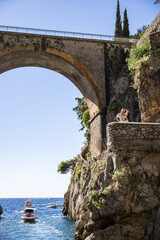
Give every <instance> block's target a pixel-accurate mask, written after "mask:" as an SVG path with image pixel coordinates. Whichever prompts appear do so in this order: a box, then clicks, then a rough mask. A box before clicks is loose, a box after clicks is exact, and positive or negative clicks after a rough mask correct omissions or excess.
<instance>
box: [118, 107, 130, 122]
mask: <svg viewBox="0 0 160 240" xmlns="http://www.w3.org/2000/svg"><path fill="white" fill-rule="evenodd" d="M128 113H129V110H128V109H125V108H122V109H121V112H120V113H118V114H117V116H116V120H117V121H118V122H129V121H128V118H127V115H128Z"/></svg>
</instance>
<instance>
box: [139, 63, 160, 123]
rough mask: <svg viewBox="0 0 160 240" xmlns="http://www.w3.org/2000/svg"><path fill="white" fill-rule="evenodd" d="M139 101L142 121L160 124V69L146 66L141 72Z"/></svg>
mask: <svg viewBox="0 0 160 240" xmlns="http://www.w3.org/2000/svg"><path fill="white" fill-rule="evenodd" d="M159 66H160V65H159ZM138 99H139V108H140V111H141V119H142V121H143V122H160V68H159V69H154V68H152V67H150V65H146V66H142V68H141V69H140V70H139V84H138Z"/></svg>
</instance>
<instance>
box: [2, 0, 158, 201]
mask: <svg viewBox="0 0 160 240" xmlns="http://www.w3.org/2000/svg"><path fill="white" fill-rule="evenodd" d="M116 2H117V1H116V0H100V1H96V0H81V1H78V0H74V1H73V0H68V1H67V0H45V1H44V0H27V1H26V0H0V25H5V26H19V27H31V28H42V29H52V30H60V31H73V32H82V33H94V34H106V35H114V26H115V16H116ZM153 2H154V0H153V1H152V0H134V1H133V0H132V1H131V0H120V11H121V18H122V19H123V12H124V9H125V7H126V8H127V13H128V18H129V26H130V34H134V33H136V31H137V29H138V28H139V27H142V26H143V25H148V24H150V23H151V22H152V21H153V19H154V18H155V17H156V15H157V14H158V12H159V10H160V4H157V5H155V4H153ZM76 97H82V95H81V93H80V91H79V90H78V89H77V88H76V87H75V86H74V85H73V83H71V82H70V81H69V80H68V79H67V78H65V77H64V76H62V75H60V74H58V73H56V72H54V71H51V70H48V69H43V68H37V67H25V68H17V69H14V70H10V71H7V72H5V73H3V74H0V198H4V197H6V198H7V197H25V198H28V197H63V195H64V193H65V192H66V191H67V188H68V185H69V182H70V177H71V175H70V173H69V174H67V175H61V174H59V173H57V167H58V164H59V163H60V162H61V161H65V160H68V159H71V158H73V157H75V156H77V154H79V153H80V151H81V148H82V147H83V146H84V141H85V139H84V133H83V132H79V129H80V122H79V120H77V115H76V113H75V112H74V111H73V110H72V109H73V108H74V107H75V106H76V101H75V98H76Z"/></svg>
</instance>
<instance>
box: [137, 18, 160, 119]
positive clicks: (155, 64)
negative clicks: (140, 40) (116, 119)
mask: <svg viewBox="0 0 160 240" xmlns="http://www.w3.org/2000/svg"><path fill="white" fill-rule="evenodd" d="M149 30H150V31H149V39H150V46H151V48H150V52H151V53H150V54H151V56H150V62H149V64H147V65H142V67H141V68H140V69H139V70H138V72H137V77H136V79H135V81H136V82H137V90H138V100H139V108H140V111H141V119H142V121H143V122H160V13H159V14H158V15H157V17H156V18H155V20H154V21H153V23H152V24H151V26H150V27H149ZM146 34H147V33H146Z"/></svg>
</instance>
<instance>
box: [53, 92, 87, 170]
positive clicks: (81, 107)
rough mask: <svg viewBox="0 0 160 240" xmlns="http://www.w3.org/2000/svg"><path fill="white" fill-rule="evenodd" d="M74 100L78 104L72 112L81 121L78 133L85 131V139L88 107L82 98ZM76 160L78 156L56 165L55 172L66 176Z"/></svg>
mask: <svg viewBox="0 0 160 240" xmlns="http://www.w3.org/2000/svg"><path fill="white" fill-rule="evenodd" d="M75 100H77V101H78V103H77V106H76V107H75V108H73V111H75V112H76V113H77V116H78V119H80V121H81V128H80V131H82V130H84V129H86V132H85V134H84V135H85V137H86V139H87V138H88V135H89V132H90V131H89V129H90V125H89V120H90V115H89V110H88V106H87V103H86V101H85V99H84V97H82V98H76V99H75ZM87 141H88V140H87ZM77 160H78V156H77V157H74V158H73V159H70V160H67V161H62V162H61V163H60V164H59V165H58V169H57V172H59V173H61V174H66V173H68V172H73V170H74V167H75V164H76V162H77Z"/></svg>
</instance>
